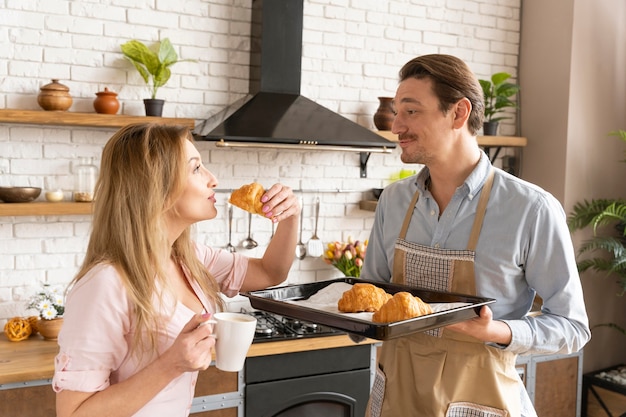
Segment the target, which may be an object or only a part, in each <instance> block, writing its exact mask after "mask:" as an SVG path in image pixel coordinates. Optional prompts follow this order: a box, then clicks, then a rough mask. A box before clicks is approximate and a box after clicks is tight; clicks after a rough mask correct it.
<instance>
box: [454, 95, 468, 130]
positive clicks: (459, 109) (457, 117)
mask: <svg viewBox="0 0 626 417" xmlns="http://www.w3.org/2000/svg"><path fill="white" fill-rule="evenodd" d="M471 112H472V103H471V102H470V101H469V100H468V99H467V97H463V98H462V99H460V100H459V101H457V102H456V104H455V105H454V121H453V126H454V128H455V129H460V128H462V127H463V126H464V125H465V124H466V123H467V120H468V119H469V117H470V113H471Z"/></svg>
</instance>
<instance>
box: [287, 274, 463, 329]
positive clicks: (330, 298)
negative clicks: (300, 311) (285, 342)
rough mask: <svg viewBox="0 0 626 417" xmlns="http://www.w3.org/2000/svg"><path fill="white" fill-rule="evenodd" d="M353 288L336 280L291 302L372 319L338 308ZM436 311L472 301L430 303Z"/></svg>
mask: <svg viewBox="0 0 626 417" xmlns="http://www.w3.org/2000/svg"><path fill="white" fill-rule="evenodd" d="M350 288H352V284H348V283H346V282H336V283H334V284H330V285H328V286H326V287H324V288H322V289H321V290H319V291H318V292H316V293H315V294H313V295H312V296H310V297H309V298H308V299H306V300H291V301H287V302H289V303H293V304H298V305H301V306H304V307H309V308H313V309H315V310H321V311H326V312H328V313H334V314H341V315H343V316H348V317H354V318H358V319H361V320H367V321H372V315H373V314H374V313H368V312H363V313H344V312H341V311H339V309H338V308H337V302H338V301H339V299H340V298H341V295H342V294H343V293H344V292H345V291H348V290H349V289H350ZM429 304H430V306H431V308H432V309H433V312H434V313H438V312H440V311H446V310H452V309H455V308H459V307H465V306H468V305H471V303H429Z"/></svg>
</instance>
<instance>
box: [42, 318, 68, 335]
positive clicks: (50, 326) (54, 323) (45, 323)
mask: <svg viewBox="0 0 626 417" xmlns="http://www.w3.org/2000/svg"><path fill="white" fill-rule="evenodd" d="M61 326H63V317H59V318H56V319H52V320H45V319H39V321H38V322H37V331H38V332H39V334H40V335H42V336H43V338H44V339H46V340H57V337H59V332H60V331H61Z"/></svg>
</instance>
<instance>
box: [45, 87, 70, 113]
mask: <svg viewBox="0 0 626 417" xmlns="http://www.w3.org/2000/svg"><path fill="white" fill-rule="evenodd" d="M40 90H41V91H40V92H39V95H38V96H37V103H39V105H40V106H41V108H42V109H44V110H48V111H65V110H67V109H69V108H70V107H71V106H72V96H70V89H69V87H67V86H65V85H63V84H61V83H59V80H54V79H53V80H52V82H51V83H50V84H46V85H44V86H43V87H41V88H40Z"/></svg>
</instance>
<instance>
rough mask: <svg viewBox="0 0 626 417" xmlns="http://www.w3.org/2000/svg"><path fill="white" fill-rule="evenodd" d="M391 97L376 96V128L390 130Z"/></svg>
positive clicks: (391, 118)
mask: <svg viewBox="0 0 626 417" xmlns="http://www.w3.org/2000/svg"><path fill="white" fill-rule="evenodd" d="M392 100H393V97H378V101H379V104H378V109H376V113H374V126H376V129H378V130H391V124H392V123H393V118H394V117H395V116H394V114H393V107H391V102H392Z"/></svg>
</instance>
